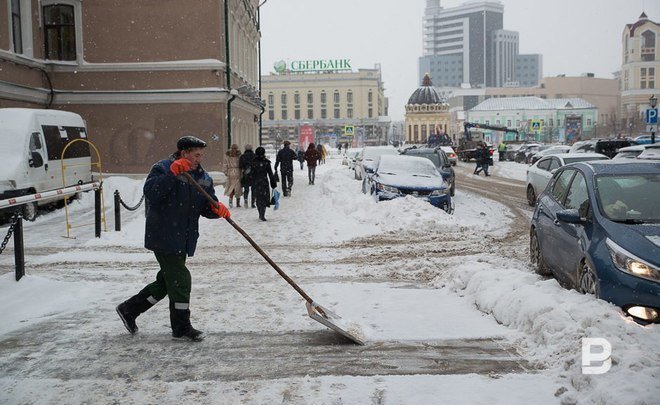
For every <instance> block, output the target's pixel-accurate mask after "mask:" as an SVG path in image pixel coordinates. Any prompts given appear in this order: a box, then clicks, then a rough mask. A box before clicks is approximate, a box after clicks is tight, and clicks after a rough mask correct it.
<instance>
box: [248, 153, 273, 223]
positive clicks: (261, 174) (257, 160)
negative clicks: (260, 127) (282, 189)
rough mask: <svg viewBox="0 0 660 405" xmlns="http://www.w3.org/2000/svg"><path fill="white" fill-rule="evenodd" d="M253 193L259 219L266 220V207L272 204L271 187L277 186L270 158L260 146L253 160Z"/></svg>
mask: <svg viewBox="0 0 660 405" xmlns="http://www.w3.org/2000/svg"><path fill="white" fill-rule="evenodd" d="M251 175H252V194H253V195H254V196H255V197H256V201H257V210H258V211H259V219H260V220H262V221H265V220H266V208H267V207H269V206H270V202H271V189H273V188H275V187H277V181H276V180H275V175H274V174H273V168H272V167H271V165H270V160H268V159H266V150H265V149H264V148H263V147H261V146H259V147H258V148H257V149H256V150H255V151H254V160H252V170H251Z"/></svg>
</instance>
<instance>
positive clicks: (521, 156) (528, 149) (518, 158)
mask: <svg viewBox="0 0 660 405" xmlns="http://www.w3.org/2000/svg"><path fill="white" fill-rule="evenodd" d="M541 146H542V145H541V144H540V143H528V144H524V145H522V146H521V147H520V149H518V151H517V152H516V155H515V156H514V158H513V160H514V161H515V162H516V163H526V162H527V155H528V154H530V153H532V154H534V153H536V152H538V151H539V150H541V149H540V148H541Z"/></svg>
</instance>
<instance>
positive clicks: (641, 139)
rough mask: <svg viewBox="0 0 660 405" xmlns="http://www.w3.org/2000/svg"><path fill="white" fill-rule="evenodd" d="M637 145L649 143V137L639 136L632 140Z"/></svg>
mask: <svg viewBox="0 0 660 405" xmlns="http://www.w3.org/2000/svg"><path fill="white" fill-rule="evenodd" d="M634 141H635V143H636V144H637V145H646V144H650V143H651V135H640V136H638V137H636V138H635V139H634Z"/></svg>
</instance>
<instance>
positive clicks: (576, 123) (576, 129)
mask: <svg viewBox="0 0 660 405" xmlns="http://www.w3.org/2000/svg"><path fill="white" fill-rule="evenodd" d="M564 124H565V125H564V128H566V130H565V132H564V135H565V137H566V143H569V144H570V143H573V142H575V141H577V140H579V139H580V136H581V135H582V116H581V115H567V116H566V118H565V119H564Z"/></svg>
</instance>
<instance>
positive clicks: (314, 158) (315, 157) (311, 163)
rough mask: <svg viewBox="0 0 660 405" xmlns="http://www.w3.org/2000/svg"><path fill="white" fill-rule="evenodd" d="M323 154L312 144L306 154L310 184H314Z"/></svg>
mask: <svg viewBox="0 0 660 405" xmlns="http://www.w3.org/2000/svg"><path fill="white" fill-rule="evenodd" d="M320 156H321V154H320V153H319V151H318V150H317V149H316V146H315V145H314V143H310V144H309V146H308V147H307V152H305V160H306V161H307V175H308V176H309V184H312V185H313V184H314V179H315V177H316V163H317V162H318V161H319V159H320Z"/></svg>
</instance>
